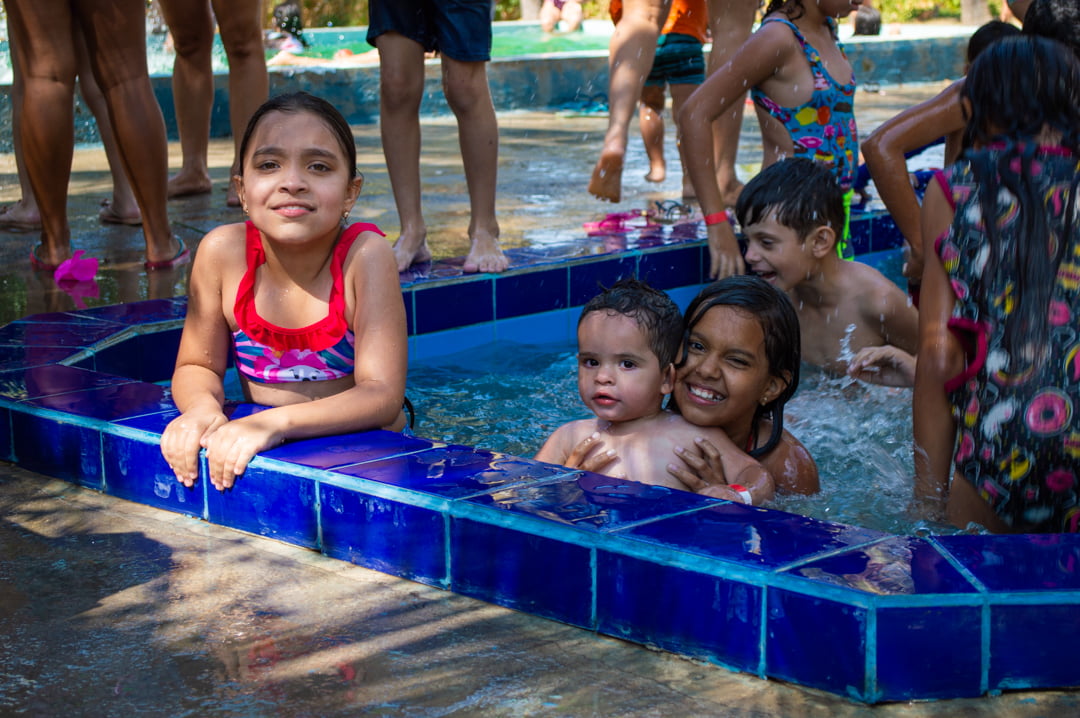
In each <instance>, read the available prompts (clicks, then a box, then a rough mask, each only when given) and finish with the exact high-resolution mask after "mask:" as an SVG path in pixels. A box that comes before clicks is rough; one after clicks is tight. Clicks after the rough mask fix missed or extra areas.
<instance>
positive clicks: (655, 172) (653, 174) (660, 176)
mask: <svg viewBox="0 0 1080 718" xmlns="http://www.w3.org/2000/svg"><path fill="white" fill-rule="evenodd" d="M665 179H667V165H666V164H664V163H663V162H659V163H657V164H653V165H649V173H648V174H647V175H645V181H646V182H663V181H664V180H665Z"/></svg>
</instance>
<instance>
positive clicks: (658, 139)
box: [638, 85, 667, 182]
mask: <svg viewBox="0 0 1080 718" xmlns="http://www.w3.org/2000/svg"><path fill="white" fill-rule="evenodd" d="M665 97H666V95H665V94H664V88H663V87H661V86H659V85H646V86H645V87H644V88H643V89H642V90H641V108H640V110H639V111H638V127H639V128H640V129H641V139H642V141H643V142H644V143H645V154H646V155H647V156H648V157H649V172H648V173H647V174H646V175H645V179H646V180H648V181H649V182H663V181H664V179H665V178H666V177H667V163H666V162H664V104H665Z"/></svg>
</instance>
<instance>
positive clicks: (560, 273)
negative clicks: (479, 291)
mask: <svg viewBox="0 0 1080 718" xmlns="http://www.w3.org/2000/svg"><path fill="white" fill-rule="evenodd" d="M568 282H569V273H568V272H567V271H566V267H559V268H558V269H547V270H541V271H536V272H522V273H518V274H508V275H504V276H501V277H499V278H497V279H496V280H495V318H496V319H506V318H508V317H520V316H522V315H523V314H535V313H536V312H547V311H551V310H554V309H565V308H566V306H567V304H566V303H567V296H568V295H567V286H568Z"/></svg>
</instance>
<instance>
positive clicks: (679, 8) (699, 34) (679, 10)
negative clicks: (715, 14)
mask: <svg viewBox="0 0 1080 718" xmlns="http://www.w3.org/2000/svg"><path fill="white" fill-rule="evenodd" d="M608 12H609V13H610V14H611V20H612V22H615V23H618V22H619V20H620V19H621V18H622V0H611V5H610V6H609V7H608ZM708 27H709V14H708V11H707V10H706V9H705V0H672V2H671V12H669V13H668V16H667V22H665V23H664V27H663V29H662V30H660V34H661V35H668V34H670V33H673V32H674V33H679V34H681V35H690V36H691V37H696V38H697V39H698V41H699V42H702V43H704V42H705V39H706V32H707V30H708Z"/></svg>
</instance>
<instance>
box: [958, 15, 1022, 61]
mask: <svg viewBox="0 0 1080 718" xmlns="http://www.w3.org/2000/svg"><path fill="white" fill-rule="evenodd" d="M1019 34H1020V28H1018V27H1017V26H1016V25H1013V24H1012V23H1008V22H1002V21H1001V20H991V21H990V22H988V23H986V24H984V25H980V26H979V29H978V30H976V31H975V32H973V33H971V37H970V38H969V39H968V44H967V61H968V64H969V65H970V64H971V63H973V62H975V58H976V57H978V56H979V54H980V53H982V51H983V50H985V49H986V48H988V47H989V46H990V44H991V43H994V42H997V41H998V40H1000V39H1001V38H1003V37H1012V36H1013V35H1019Z"/></svg>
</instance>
